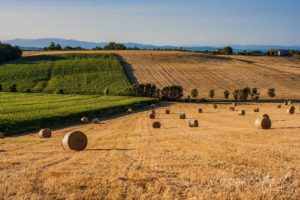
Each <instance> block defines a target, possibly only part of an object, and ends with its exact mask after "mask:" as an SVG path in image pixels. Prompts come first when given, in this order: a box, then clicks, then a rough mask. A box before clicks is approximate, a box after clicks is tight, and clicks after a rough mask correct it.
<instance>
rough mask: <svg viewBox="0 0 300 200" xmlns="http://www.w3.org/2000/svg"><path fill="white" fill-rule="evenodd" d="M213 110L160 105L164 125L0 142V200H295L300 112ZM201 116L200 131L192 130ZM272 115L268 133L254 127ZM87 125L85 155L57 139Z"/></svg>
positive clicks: (299, 190)
mask: <svg viewBox="0 0 300 200" xmlns="http://www.w3.org/2000/svg"><path fill="white" fill-rule="evenodd" d="M255 106H257V105H248V106H242V105H240V106H238V107H237V109H241V108H244V109H246V115H245V116H238V115H237V112H230V111H229V109H228V107H229V106H228V105H221V106H219V108H218V109H216V110H215V109H213V108H212V106H211V105H201V107H202V108H203V110H204V113H202V114H199V113H197V108H198V107H200V105H197V104H173V105H171V106H170V109H171V114H170V115H166V114H164V109H165V108H163V107H161V108H159V109H157V112H158V115H157V118H158V119H157V120H159V121H160V122H161V123H162V128H161V129H152V127H151V124H152V121H153V120H151V119H149V117H148V115H149V111H144V112H139V113H134V114H131V115H126V116H123V117H120V118H116V119H109V120H106V121H103V122H102V123H101V124H100V125H93V124H89V125H78V126H73V127H68V128H64V129H61V130H57V131H54V133H53V137H52V138H51V139H40V138H38V137H37V135H36V134H29V135H25V136H19V137H10V138H6V139H4V140H0V177H1V179H0V199H210V198H211V199H224V198H229V199H231V198H232V199H234V198H243V199H245V198H247V199H258V198H263V199H270V198H277V199H299V197H300V196H299V195H300V167H299V166H300V113H299V111H298V109H299V108H297V113H296V114H295V115H293V116H289V115H287V114H286V113H285V108H282V109H277V108H276V105H275V104H264V105H259V107H260V109H261V113H254V112H253V108H254V107H255ZM180 112H185V113H186V114H187V118H188V119H190V118H196V119H198V120H199V122H200V127H199V128H189V127H188V126H187V125H188V119H186V120H180V119H179V114H178V113H180ZM262 113H269V114H270V116H271V119H272V121H273V128H272V129H271V130H267V131H263V130H258V129H256V128H255V127H254V125H253V124H254V120H255V118H256V117H257V116H258V115H260V114H262ZM72 130H82V131H83V132H85V133H86V134H87V136H88V138H89V144H88V147H87V149H86V151H83V152H65V151H64V150H63V149H62V147H61V144H60V142H61V137H62V136H63V134H64V133H66V132H68V131H72Z"/></svg>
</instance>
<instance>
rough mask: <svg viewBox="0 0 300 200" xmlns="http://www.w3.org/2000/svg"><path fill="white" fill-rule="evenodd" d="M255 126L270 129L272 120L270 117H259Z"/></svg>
mask: <svg viewBox="0 0 300 200" xmlns="http://www.w3.org/2000/svg"><path fill="white" fill-rule="evenodd" d="M255 126H256V127H257V128H261V129H270V128H271V126H272V122H271V119H270V118H268V117H259V118H257V119H256V120H255Z"/></svg>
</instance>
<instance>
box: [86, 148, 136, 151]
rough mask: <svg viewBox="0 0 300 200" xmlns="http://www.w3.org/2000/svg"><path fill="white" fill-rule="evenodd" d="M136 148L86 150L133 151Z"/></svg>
mask: <svg viewBox="0 0 300 200" xmlns="http://www.w3.org/2000/svg"><path fill="white" fill-rule="evenodd" d="M133 150H136V149H122V148H115V149H86V151H133Z"/></svg>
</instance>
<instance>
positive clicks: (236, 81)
mask: <svg viewBox="0 0 300 200" xmlns="http://www.w3.org/2000/svg"><path fill="white" fill-rule="evenodd" d="M75 52H76V51H73V52H72V51H71V52H69V53H75ZM82 52H86V53H87V52H88V53H99V52H101V53H115V54H117V55H118V57H119V59H121V61H122V63H123V65H124V68H125V70H126V73H127V76H128V77H129V80H130V82H131V83H154V84H155V85H157V86H158V87H160V88H162V87H164V86H166V85H171V84H179V85H182V86H183V88H184V93H185V95H188V94H189V93H190V91H191V90H192V89H193V88H197V89H198V90H199V93H200V97H204V98H207V97H208V92H209V90H210V89H215V91H216V98H223V91H224V90H225V89H228V90H230V91H233V90H234V89H239V88H241V87H245V86H249V87H257V88H258V89H259V90H260V92H261V97H263V98H267V94H266V92H267V89H268V88H270V87H274V88H275V89H276V94H277V97H276V98H286V99H289V98H293V99H300V60H299V59H296V58H290V57H266V56H214V55H206V54H200V53H191V52H177V51H77V52H76V53H82ZM57 53H61V52H55V51H54V52H42V51H40V52H25V54H24V56H30V55H43V54H57ZM64 53H65V51H64Z"/></svg>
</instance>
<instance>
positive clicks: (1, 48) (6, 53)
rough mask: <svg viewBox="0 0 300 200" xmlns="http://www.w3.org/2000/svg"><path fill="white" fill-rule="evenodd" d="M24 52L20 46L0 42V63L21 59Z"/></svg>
mask: <svg viewBox="0 0 300 200" xmlns="http://www.w3.org/2000/svg"><path fill="white" fill-rule="evenodd" d="M22 53H23V52H22V50H21V49H20V48H19V47H18V46H11V45H10V44H4V43H1V42H0V63H2V62H6V61H9V60H13V59H16V58H20V57H21V55H22Z"/></svg>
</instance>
